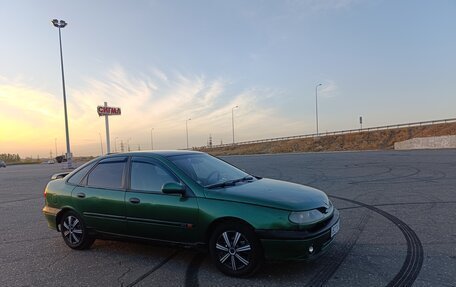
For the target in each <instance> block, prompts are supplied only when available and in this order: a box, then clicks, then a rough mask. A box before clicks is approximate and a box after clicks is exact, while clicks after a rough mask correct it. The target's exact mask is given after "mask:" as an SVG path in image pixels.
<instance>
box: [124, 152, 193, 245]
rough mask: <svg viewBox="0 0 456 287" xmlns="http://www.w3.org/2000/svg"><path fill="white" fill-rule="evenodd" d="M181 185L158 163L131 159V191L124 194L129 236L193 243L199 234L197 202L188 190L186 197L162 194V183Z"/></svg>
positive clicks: (150, 160) (145, 158) (146, 158)
mask: <svg viewBox="0 0 456 287" xmlns="http://www.w3.org/2000/svg"><path fill="white" fill-rule="evenodd" d="M169 182H177V183H181V182H180V180H179V179H178V178H177V177H176V176H175V175H174V174H173V173H172V172H171V171H170V170H169V169H168V168H167V167H165V166H164V165H163V164H162V163H160V162H159V161H158V160H155V159H152V158H148V157H132V159H131V163H130V188H129V190H128V191H127V193H126V199H125V204H126V214H127V229H128V233H129V234H130V235H132V236H136V237H144V238H151V239H158V240H166V241H176V242H188V243H191V242H195V240H196V239H195V238H196V234H197V232H198V223H197V218H198V202H197V198H196V197H195V196H194V195H192V194H191V191H190V190H187V191H186V194H185V195H181V194H165V193H163V192H162V191H161V188H162V186H163V184H165V183H169Z"/></svg>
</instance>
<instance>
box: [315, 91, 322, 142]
mask: <svg viewBox="0 0 456 287" xmlns="http://www.w3.org/2000/svg"><path fill="white" fill-rule="evenodd" d="M319 86H321V84H318V85H316V86H315V118H316V122H317V136H318V87H319Z"/></svg>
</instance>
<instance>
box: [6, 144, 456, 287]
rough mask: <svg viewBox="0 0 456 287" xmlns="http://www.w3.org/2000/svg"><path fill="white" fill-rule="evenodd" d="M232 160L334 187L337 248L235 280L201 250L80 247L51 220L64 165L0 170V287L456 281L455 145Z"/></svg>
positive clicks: (113, 244)
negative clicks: (51, 197)
mask: <svg viewBox="0 0 456 287" xmlns="http://www.w3.org/2000/svg"><path fill="white" fill-rule="evenodd" d="M224 159H225V160H227V161H229V162H231V163H232V164H234V165H236V166H238V167H239V168H242V169H244V170H246V171H247V172H249V173H251V174H254V175H257V176H262V177H269V178H274V179H280V180H286V181H292V182H296V183H301V184H306V185H310V186H313V187H316V188H319V189H321V190H323V191H325V192H326V193H327V194H328V195H329V196H330V198H331V200H332V201H333V203H334V204H335V206H336V207H337V208H338V209H339V210H340V213H341V229H340V233H339V234H338V235H337V237H336V239H335V241H334V243H333V245H332V247H331V248H330V249H329V250H328V252H327V253H326V254H325V255H324V256H322V257H321V258H320V259H318V260H317V261H315V262H311V263H296V262H268V263H266V264H265V265H264V266H263V268H262V269H261V270H260V272H259V273H258V274H257V275H256V276H254V277H252V278H248V279H235V278H230V277H227V276H225V275H223V274H221V273H220V272H218V271H217V270H216V269H215V267H214V266H213V265H212V263H211V262H210V259H209V256H208V255H207V254H206V253H204V252H200V251H198V250H193V249H185V248H175V247H170V246H158V245H150V244H140V243H131V242H118V241H102V240H97V241H95V243H94V245H93V246H92V248H91V249H90V250H86V251H74V250H71V249H70V248H68V247H67V246H66V245H65V243H64V242H63V240H62V239H61V236H60V234H59V233H58V232H55V231H52V230H50V229H48V228H47V224H46V221H45V219H44V217H43V215H42V213H41V209H42V207H43V203H44V198H43V191H44V187H45V185H46V183H47V182H48V180H49V178H50V176H51V175H52V174H53V173H56V172H60V171H62V170H63V168H64V167H65V165H64V164H49V165H48V164H40V165H16V166H8V167H7V168H0V270H1V275H0V286H411V285H413V286H456V150H429V151H373V152H338V153H299V154H275V155H250V156H230V157H224Z"/></svg>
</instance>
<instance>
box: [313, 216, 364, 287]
mask: <svg viewBox="0 0 456 287" xmlns="http://www.w3.org/2000/svg"><path fill="white" fill-rule="evenodd" d="M369 219H370V216H369V214H368V212H364V213H363V215H362V217H361V220H360V222H359V223H358V225H357V226H356V229H355V230H354V232H353V233H352V235H351V236H350V238H349V239H348V240H347V241H346V243H345V244H344V245H343V246H340V247H339V248H338V249H337V250H336V252H335V254H334V255H333V256H331V257H324V263H323V264H322V268H321V269H320V270H318V271H317V274H316V275H314V276H313V277H312V279H311V280H310V281H309V283H307V284H306V286H309V287H314V286H323V284H325V283H326V282H327V281H328V280H329V279H330V278H331V277H332V276H333V275H334V273H336V271H337V269H338V268H339V266H340V265H341V264H342V262H344V260H345V258H346V257H347V256H348V254H349V253H350V252H351V250H352V249H353V246H355V244H356V242H357V241H358V238H359V237H360V235H361V233H362V232H363V231H364V228H365V227H366V225H367V222H368V221H369Z"/></svg>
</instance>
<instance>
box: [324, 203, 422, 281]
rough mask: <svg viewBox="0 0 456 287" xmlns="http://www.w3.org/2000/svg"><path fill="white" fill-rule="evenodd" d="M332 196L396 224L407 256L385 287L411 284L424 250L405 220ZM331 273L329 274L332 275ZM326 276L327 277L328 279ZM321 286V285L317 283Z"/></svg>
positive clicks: (420, 263)
mask: <svg viewBox="0 0 456 287" xmlns="http://www.w3.org/2000/svg"><path fill="white" fill-rule="evenodd" d="M331 197H333V198H337V199H340V200H345V201H348V202H351V203H354V204H358V205H360V206H363V207H365V208H367V209H369V210H371V211H373V212H376V213H378V214H380V215H382V216H383V217H385V218H386V219H388V220H390V221H391V222H392V223H394V225H396V226H397V227H398V228H399V230H400V231H401V232H402V234H403V235H404V237H405V240H406V241H407V256H406V257H405V260H404V263H403V264H402V267H401V270H399V272H398V273H397V274H396V276H394V278H393V280H391V281H390V282H389V283H388V285H386V286H387V287H396V286H412V284H413V282H415V280H416V278H417V277H418V274H419V273H420V271H421V267H422V266H423V259H424V252H423V246H422V244H421V241H420V239H419V238H418V236H417V235H416V233H415V231H413V229H411V228H410V227H409V226H408V225H407V224H406V223H405V222H403V221H402V220H400V219H399V218H397V217H395V216H394V215H392V214H390V213H388V212H386V211H383V210H381V209H379V208H376V207H375V206H372V205H368V204H365V203H362V202H359V201H356V200H351V199H348V198H343V197H339V196H331ZM332 275H333V274H330V276H332ZM329 278H330V277H329ZM329 278H328V279H329ZM318 286H321V285H318Z"/></svg>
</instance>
